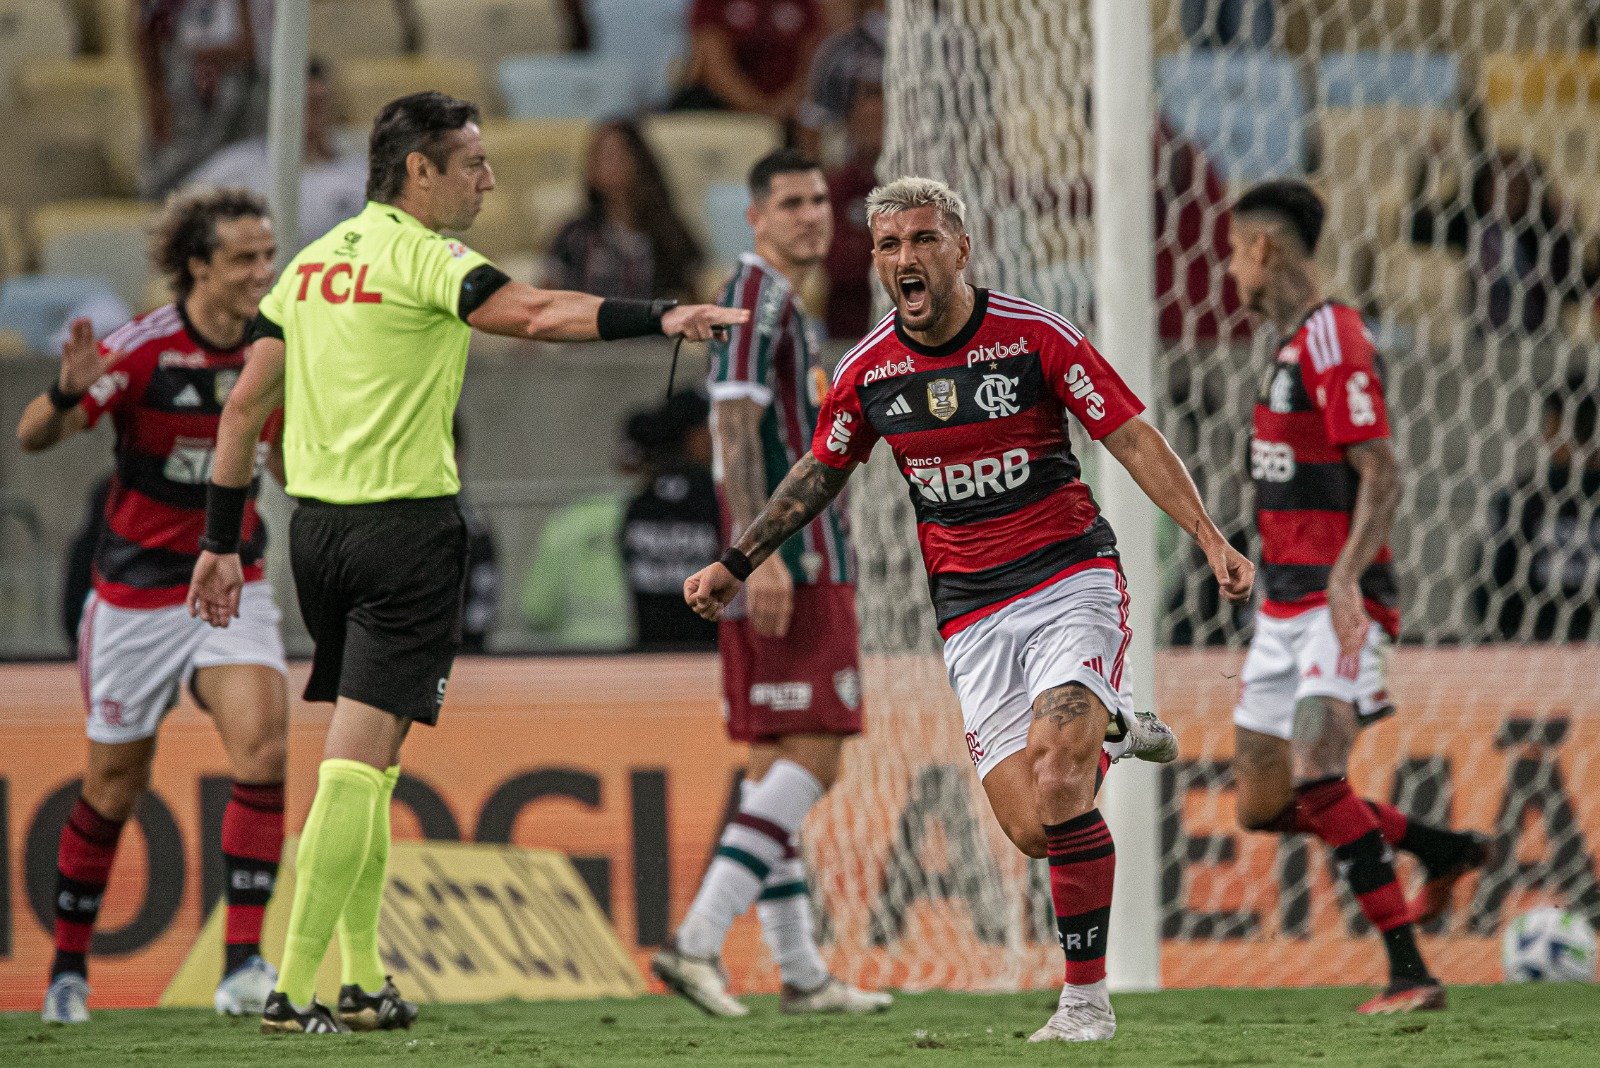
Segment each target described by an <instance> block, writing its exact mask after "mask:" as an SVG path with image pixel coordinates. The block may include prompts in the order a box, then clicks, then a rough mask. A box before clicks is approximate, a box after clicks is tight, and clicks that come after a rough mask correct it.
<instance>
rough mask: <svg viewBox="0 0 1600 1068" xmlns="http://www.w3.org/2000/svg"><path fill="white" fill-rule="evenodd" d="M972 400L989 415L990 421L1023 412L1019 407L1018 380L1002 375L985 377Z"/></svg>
mask: <svg viewBox="0 0 1600 1068" xmlns="http://www.w3.org/2000/svg"><path fill="white" fill-rule="evenodd" d="M972 399H973V400H975V401H977V402H978V407H980V408H982V409H983V410H984V411H986V412H988V413H989V418H990V419H1000V418H1003V417H1004V416H1008V415H1016V414H1017V413H1018V412H1019V411H1021V410H1022V409H1021V408H1019V407H1018V406H1017V379H1015V378H1008V377H1007V376H1005V375H1002V374H990V375H984V376H983V381H982V382H979V383H978V392H977V393H976V394H974V395H973V398H972Z"/></svg>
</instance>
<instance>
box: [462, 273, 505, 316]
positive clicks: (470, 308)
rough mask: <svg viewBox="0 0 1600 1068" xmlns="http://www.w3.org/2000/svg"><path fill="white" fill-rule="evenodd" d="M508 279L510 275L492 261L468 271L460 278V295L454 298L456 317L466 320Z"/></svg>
mask: <svg viewBox="0 0 1600 1068" xmlns="http://www.w3.org/2000/svg"><path fill="white" fill-rule="evenodd" d="M509 281H511V276H510V275H508V274H506V272H504V271H502V270H501V269H500V268H498V267H496V266H495V265H494V264H492V263H485V264H481V265H479V266H477V267H474V268H473V269H472V270H470V271H468V272H467V276H466V277H465V278H463V279H462V280H461V296H460V297H458V298H457V299H456V317H457V318H459V319H460V320H461V321H462V322H466V320H467V316H469V315H471V314H472V313H473V312H475V311H477V310H478V309H479V308H481V307H483V306H484V304H485V303H486V302H487V301H488V300H489V298H490V297H492V296H494V295H495V294H496V293H498V292H500V287H501V286H503V285H505V284H506V283H507V282H509Z"/></svg>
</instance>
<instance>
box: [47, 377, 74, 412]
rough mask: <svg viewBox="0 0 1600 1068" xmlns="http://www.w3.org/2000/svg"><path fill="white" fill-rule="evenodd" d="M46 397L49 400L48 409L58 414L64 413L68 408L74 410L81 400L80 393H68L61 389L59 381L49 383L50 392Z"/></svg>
mask: <svg viewBox="0 0 1600 1068" xmlns="http://www.w3.org/2000/svg"><path fill="white" fill-rule="evenodd" d="M46 395H47V396H48V397H49V398H50V407H52V408H54V409H55V410H56V411H58V412H64V411H66V410H67V409H69V408H76V407H77V406H78V402H79V401H81V400H83V394H82V393H68V392H67V391H66V390H64V389H62V388H61V382H60V381H59V380H57V381H55V382H52V383H50V390H49V392H48V393H47V394H46Z"/></svg>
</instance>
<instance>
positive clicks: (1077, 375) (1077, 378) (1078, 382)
mask: <svg viewBox="0 0 1600 1068" xmlns="http://www.w3.org/2000/svg"><path fill="white" fill-rule="evenodd" d="M1067 392H1068V393H1071V394H1072V395H1073V396H1074V397H1076V398H1078V399H1079V400H1081V401H1083V402H1084V405H1085V407H1084V410H1085V411H1086V412H1088V413H1089V418H1090V419H1104V418H1105V415H1106V399H1105V398H1104V397H1102V396H1100V394H1099V393H1098V392H1096V390H1095V388H1094V379H1092V378H1090V377H1089V372H1088V371H1085V370H1084V369H1083V364H1081V363H1075V364H1073V365H1072V366H1071V367H1069V368H1067Z"/></svg>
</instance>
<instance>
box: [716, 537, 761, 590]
mask: <svg viewBox="0 0 1600 1068" xmlns="http://www.w3.org/2000/svg"><path fill="white" fill-rule="evenodd" d="M717 562H718V563H719V564H721V565H722V566H723V567H725V568H727V569H728V573H729V574H731V575H732V576H733V577H734V578H736V579H738V580H739V581H740V582H745V581H747V580H748V579H749V578H750V572H752V571H754V570H755V567H754V566H753V565H751V563H750V558H749V557H748V556H746V555H745V554H744V553H742V552H740V551H739V550H738V549H735V548H734V547H733V546H731V545H730V546H728V547H727V548H726V549H724V550H723V553H722V558H721V559H720V560H718V561H717Z"/></svg>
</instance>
